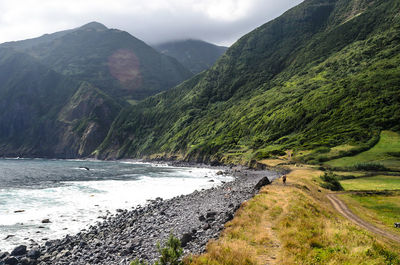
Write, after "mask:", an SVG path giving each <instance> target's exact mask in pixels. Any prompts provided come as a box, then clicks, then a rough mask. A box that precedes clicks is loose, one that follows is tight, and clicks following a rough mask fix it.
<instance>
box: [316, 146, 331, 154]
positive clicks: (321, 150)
mask: <svg viewBox="0 0 400 265" xmlns="http://www.w3.org/2000/svg"><path fill="white" fill-rule="evenodd" d="M330 151H331V148H330V147H327V146H321V147H318V148H317V149H315V150H314V153H317V154H326V153H329V152H330Z"/></svg>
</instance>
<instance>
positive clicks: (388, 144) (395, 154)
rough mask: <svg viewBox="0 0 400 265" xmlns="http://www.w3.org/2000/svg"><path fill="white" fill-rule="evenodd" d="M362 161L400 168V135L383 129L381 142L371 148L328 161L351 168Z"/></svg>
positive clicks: (393, 168) (330, 164)
mask: <svg viewBox="0 0 400 265" xmlns="http://www.w3.org/2000/svg"><path fill="white" fill-rule="evenodd" d="M360 163H379V164H382V165H383V166H385V167H386V168H389V169H392V170H400V135H399V134H398V133H395V132H391V131H382V132H381V135H380V140H379V142H378V143H377V144H376V145H375V146H374V147H373V148H371V149H370V150H368V151H365V152H362V153H360V154H358V155H355V156H349V157H342V158H339V159H334V160H331V161H328V162H326V163H325V164H326V165H328V166H331V167H338V168H351V167H354V166H355V165H357V164H360Z"/></svg>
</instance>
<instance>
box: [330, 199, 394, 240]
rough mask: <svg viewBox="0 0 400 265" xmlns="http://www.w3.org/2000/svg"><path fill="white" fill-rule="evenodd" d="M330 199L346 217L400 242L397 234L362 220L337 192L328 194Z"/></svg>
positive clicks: (369, 229)
mask: <svg viewBox="0 0 400 265" xmlns="http://www.w3.org/2000/svg"><path fill="white" fill-rule="evenodd" d="M327 197H328V199H329V200H330V201H331V202H332V204H333V206H334V207H335V209H336V210H337V211H338V212H340V213H341V214H342V215H343V216H344V217H346V218H347V219H349V220H351V221H352V222H354V223H355V224H357V225H359V226H361V227H363V228H365V229H367V230H368V231H371V232H373V233H375V234H378V235H381V236H384V237H386V238H388V239H391V240H393V241H396V242H397V243H400V237H399V236H397V235H394V234H392V233H390V232H389V231H385V230H382V229H380V228H378V227H376V226H374V225H372V224H370V223H368V222H366V221H364V220H362V219H361V218H360V217H358V216H357V215H355V214H354V213H352V212H351V211H350V210H349V208H348V207H347V206H346V204H344V203H343V202H342V201H341V200H340V199H339V198H338V197H337V196H336V194H328V195H327Z"/></svg>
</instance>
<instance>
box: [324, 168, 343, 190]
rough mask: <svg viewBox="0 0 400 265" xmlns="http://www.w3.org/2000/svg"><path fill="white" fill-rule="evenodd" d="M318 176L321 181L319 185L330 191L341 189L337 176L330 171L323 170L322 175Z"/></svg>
mask: <svg viewBox="0 0 400 265" xmlns="http://www.w3.org/2000/svg"><path fill="white" fill-rule="evenodd" d="M320 178H321V179H322V181H323V183H322V184H321V187H323V188H325V189H329V190H332V191H339V190H343V187H342V185H341V184H340V182H339V179H338V177H337V176H336V175H335V174H333V173H332V172H325V173H324V175H322V176H321V177H320Z"/></svg>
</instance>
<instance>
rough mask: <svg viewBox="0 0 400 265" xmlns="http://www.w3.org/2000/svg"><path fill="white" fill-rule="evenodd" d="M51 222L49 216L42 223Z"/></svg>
mask: <svg viewBox="0 0 400 265" xmlns="http://www.w3.org/2000/svg"><path fill="white" fill-rule="evenodd" d="M49 223H51V221H50V219H48V218H46V219H43V220H42V224H49Z"/></svg>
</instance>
